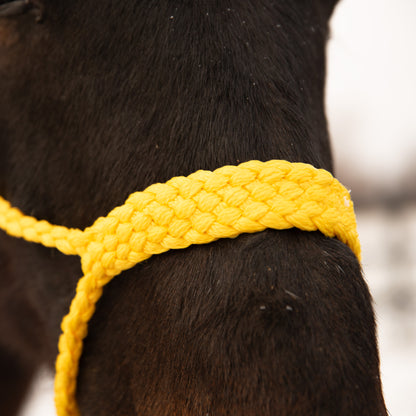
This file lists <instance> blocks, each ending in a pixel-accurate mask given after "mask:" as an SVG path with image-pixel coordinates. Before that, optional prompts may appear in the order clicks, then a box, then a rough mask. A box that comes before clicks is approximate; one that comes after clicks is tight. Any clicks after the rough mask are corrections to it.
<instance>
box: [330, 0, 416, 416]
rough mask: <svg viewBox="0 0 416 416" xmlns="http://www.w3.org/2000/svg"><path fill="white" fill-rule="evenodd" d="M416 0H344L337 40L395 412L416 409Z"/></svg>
mask: <svg viewBox="0 0 416 416" xmlns="http://www.w3.org/2000/svg"><path fill="white" fill-rule="evenodd" d="M415 41H416V1H414V0H396V1H392V0H342V1H341V2H340V4H339V6H338V8H337V9H336V12H335V14H334V16H333V19H332V39H331V41H330V42H329V49H328V53H329V55H328V57H329V60H328V79H327V114H328V119H329V126H330V131H331V135H332V143H333V150H334V154H335V162H336V168H337V169H336V171H337V176H338V178H339V179H340V180H341V182H343V183H344V184H345V185H347V186H348V187H349V188H350V189H351V190H352V197H353V199H354V200H355V203H356V212H357V220H358V228H359V230H358V231H359V233H360V238H361V243H362V246H363V268H364V271H365V275H366V279H367V281H368V283H369V285H370V289H371V291H372V294H373V297H374V301H375V308H376V315H377V321H378V332H379V345H380V355H381V373H382V380H383V384H384V395H385V400H386V404H387V408H388V410H389V412H390V414H391V415H393V416H414V415H416V395H415V394H414V391H415V388H416V47H415Z"/></svg>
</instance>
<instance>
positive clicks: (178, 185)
mask: <svg viewBox="0 0 416 416" xmlns="http://www.w3.org/2000/svg"><path fill="white" fill-rule="evenodd" d="M292 227H296V228H299V229H301V230H305V231H315V230H320V231H321V232H322V233H323V234H325V235H326V236H328V237H336V238H338V239H339V240H341V241H342V242H344V243H346V244H348V246H349V247H350V248H351V249H352V251H353V252H354V253H355V254H356V256H357V257H358V259H359V260H361V252H360V244H359V240H358V234H357V231H356V222H355V215H354V210H353V204H352V202H351V199H350V195H349V192H348V191H347V190H346V189H345V188H344V187H343V186H342V185H341V184H340V183H339V182H338V181H337V180H336V179H334V178H333V176H332V175H331V174H330V173H329V172H327V171H325V170H322V169H315V168H314V167H312V166H310V165H307V164H303V163H289V162H286V161H279V160H271V161H268V162H259V161H250V162H246V163H242V164H241V165H239V166H224V167H222V168H219V169H217V170H215V171H214V172H210V171H198V172H195V173H193V174H191V175H190V176H188V177H175V178H172V179H170V180H169V181H168V182H166V183H165V184H155V185H151V186H149V187H148V188H147V189H146V190H145V191H143V192H136V193H133V194H131V195H130V196H129V198H128V199H127V201H126V203H125V204H124V205H122V206H120V207H117V208H115V209H114V210H112V211H111V212H110V213H109V214H108V215H107V217H101V218H98V219H97V220H96V221H95V223H94V224H93V225H92V226H91V227H88V228H86V229H85V230H84V231H81V230H79V229H68V228H66V227H61V226H56V225H52V224H50V223H48V222H47V221H38V220H36V219H35V218H33V217H29V216H25V215H23V214H22V213H21V212H20V211H19V210H17V209H16V208H12V207H11V206H10V204H9V203H8V202H7V201H5V200H4V199H3V198H1V197H0V229H3V230H4V231H6V232H7V233H8V234H10V235H12V236H15V237H21V238H24V239H25V240H27V241H32V242H35V243H41V244H43V245H45V246H47V247H56V248H57V249H58V250H60V251H61V252H62V253H64V254H73V255H75V254H76V255H79V256H80V257H81V265H82V271H83V273H84V276H83V277H82V278H81V279H80V281H79V283H78V286H77V289H76V295H75V297H74V299H73V301H72V304H71V307H70V310H69V313H68V315H67V316H65V318H64V319H63V321H62V331H63V333H62V335H61V337H60V339H59V345H58V346H59V355H58V358H57V361H56V377H55V403H56V408H57V412H58V415H59V416H76V415H79V411H78V408H77V405H76V401H75V391H76V378H77V374H78V362H79V358H80V356H81V352H82V342H83V339H84V338H85V337H86V335H87V325H88V321H89V320H90V318H91V317H92V315H93V313H94V310H95V304H96V302H97V301H98V299H99V298H100V296H101V294H102V291H103V286H104V285H105V284H107V283H108V282H109V281H110V280H111V279H112V278H113V277H114V276H116V275H118V274H120V273H121V272H122V271H123V270H126V269H129V268H131V267H133V266H134V265H136V264H137V263H139V262H141V261H143V260H145V259H147V258H149V257H150V256H152V255H153V254H159V253H163V252H165V251H167V250H170V249H179V248H185V247H188V246H189V245H191V244H205V243H210V242H212V241H214V240H217V239H219V238H234V237H236V236H238V235H239V234H241V233H253V232H257V231H262V230H264V229H266V228H274V229H279V230H280V229H288V228H292Z"/></svg>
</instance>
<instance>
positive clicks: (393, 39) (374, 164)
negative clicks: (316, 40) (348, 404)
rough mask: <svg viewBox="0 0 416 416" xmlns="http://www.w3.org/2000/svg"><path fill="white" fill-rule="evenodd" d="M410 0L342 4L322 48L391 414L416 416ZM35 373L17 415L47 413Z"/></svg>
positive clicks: (45, 382)
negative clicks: (358, 233) (32, 385)
mask: <svg viewBox="0 0 416 416" xmlns="http://www.w3.org/2000/svg"><path fill="white" fill-rule="evenodd" d="M415 42H416V1H415V0H395V1H392V0H342V1H341V3H340V4H339V6H338V7H337V9H336V11H335V14H334V16H333V19H332V37H331V40H330V42H329V46H328V81H327V113H328V119H329V126H330V131H331V135H332V142H333V150H334V154H335V162H336V167H337V169H336V170H337V176H338V178H339V179H340V180H341V181H342V182H343V183H344V184H345V185H346V186H348V187H349V188H350V189H351V190H352V197H353V199H354V200H355V204H356V210H357V218H358V227H359V232H360V236H361V242H362V246H363V259H364V260H363V267H364V270H365V274H366V279H367V281H368V283H369V285H370V288H371V291H372V294H373V297H374V301H375V308H376V314H377V321H378V332H379V344H380V354H381V372H382V379H383V383H384V394H385V399H386V403H387V407H388V409H389V411H390V414H391V415H392V416H414V415H416V394H415V393H414V390H415V388H416V46H415ZM53 415H55V413H54V408H53V396H52V379H51V377H50V376H48V375H45V374H41V375H40V376H39V378H38V379H37V381H36V382H35V384H34V388H33V392H32V394H31V397H30V399H29V401H28V403H27V405H26V407H25V409H24V410H23V411H22V413H21V416H53Z"/></svg>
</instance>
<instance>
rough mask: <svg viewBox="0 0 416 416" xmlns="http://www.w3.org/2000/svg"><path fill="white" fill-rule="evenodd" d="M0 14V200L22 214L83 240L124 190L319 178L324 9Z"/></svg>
mask: <svg viewBox="0 0 416 416" xmlns="http://www.w3.org/2000/svg"><path fill="white" fill-rule="evenodd" d="M1 3H2V6H1V8H2V9H3V15H4V14H7V15H8V17H1V14H2V12H1V10H2V9H0V146H1V155H0V157H1V160H0V165H1V168H0V169H1V174H0V178H4V177H5V175H6V174H7V177H8V178H9V179H8V181H10V183H8V184H5V183H4V179H0V180H1V181H2V183H0V192H1V193H2V194H3V195H6V196H7V197H9V198H11V199H12V200H13V201H14V202H15V203H16V204H17V205H18V206H20V207H21V208H22V209H26V208H27V209H28V210H29V211H32V210H34V213H36V214H37V215H38V216H39V217H47V218H49V219H50V220H52V221H56V222H63V223H66V225H72V226H86V225H88V223H89V222H90V221H91V220H93V218H94V217H96V216H97V215H98V214H105V213H106V212H107V211H108V209H109V208H111V207H112V206H114V205H115V204H118V203H120V202H122V201H123V200H124V198H125V196H126V195H127V194H128V193H130V192H131V191H132V190H135V189H142V188H143V187H144V186H145V185H148V184H150V183H151V182H153V181H164V180H166V179H168V178H169V177H171V176H174V175H178V174H187V173H190V172H191V171H194V170H197V169H200V168H208V169H213V168H216V167H218V166H220V165H223V164H227V163H238V161H244V160H248V159H256V158H258V159H262V160H265V159H271V158H282V159H289V160H297V161H299V160H302V161H305V162H310V163H312V164H314V165H315V166H317V167H325V168H331V160H330V153H329V146H328V142H327V131H326V123H325V118H324V112H323V87H324V75H325V70H324V67H325V65H324V60H325V56H324V46H325V41H326V38H327V36H328V28H327V23H328V18H329V16H330V13H331V11H332V8H333V6H334V3H335V1H329V0H326V1H324V0H320V1H318V0H316V1H294V2H289V3H288V2H283V1H247V2H246V1H244V2H243V1H225V2H205V1H159V2H157V3H152V2H148V1H131V0H121V1H115V0H105V1H100V2H95V1H80V0H73V1H70V2H64V1H59V0H36V1H35V0H22V1H19V0H18V1H14V2H8V1H4V0H3V1H2V2H1ZM7 10H8V12H7V13H6V12H5V11H7ZM39 17H41V22H40V23H39V22H37V20H39V19H38V18H39ZM259 27H260V28H261V30H259ZM86 143H87V144H88V146H84V145H85V144H86ZM91 160H94V163H93V164H92V163H91ZM19 165H20V166H25V169H24V170H25V172H24V174H23V173H22V172H19ZM56 166H59V169H56V168H55V167H56ZM74 178H78V180H76V183H77V186H76V187H74V186H72V183H73V182H74ZM52 194H54V195H57V197H56V198H53V199H54V200H53V201H52V199H51V195H52ZM108 194H111V195H112V198H110V199H109V198H108V197H107V195H108ZM85 201H92V203H91V205H93V206H97V207H100V209H99V210H98V212H97V210H94V211H93V212H90V213H88V214H87V213H86V212H85V211H86V210H85V209H84V206H85ZM75 202H77V204H74V205H77V208H75V207H73V208H72V209H71V212H70V213H68V212H67V211H68V208H67V207H68V205H73V203H75ZM41 207H42V208H41ZM58 212H60V213H62V214H58ZM69 216H70V217H71V224H69V223H68V222H69V221H68V220H67V218H68V217H69Z"/></svg>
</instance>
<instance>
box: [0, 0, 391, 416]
mask: <svg viewBox="0 0 416 416" xmlns="http://www.w3.org/2000/svg"><path fill="white" fill-rule="evenodd" d="M0 3H7V2H6V1H1V2H0ZM334 3H335V1H331V0H310V1H309V0H304V1H302V0H297V1H284V0H279V1H266V0H262V1H261V0H258V1H254V0H250V1H246V0H244V1H243V0H224V1H197V0H195V1H191V0H187V1H185V0H175V1H168V0H160V1H150V0H146V1H138V0H118V1H115V0H101V1H93V0H82V1H81V0H71V1H63V0H44V1H43V2H42V1H36V3H35V4H36V7H38V8H39V7H42V16H43V21H42V23H41V24H38V23H36V22H35V17H34V15H33V14H31V13H24V14H20V15H14V16H9V17H3V18H2V17H0V194H1V195H2V196H4V197H5V198H7V199H9V200H10V201H11V202H12V203H13V204H14V205H16V206H18V207H19V208H20V209H22V210H23V211H24V212H26V213H28V214H31V215H35V216H36V217H38V218H44V219H47V220H49V221H51V222H53V223H57V224H63V225H66V226H71V227H85V226H87V225H90V224H91V223H92V222H93V221H94V219H95V218H97V217H98V216H100V215H105V214H106V213H107V212H108V211H109V210H110V209H111V208H113V207H115V206H116V205H119V204H121V203H122V202H124V200H125V198H126V197H127V196H128V194H129V193H131V192H133V191H135V190H141V189H144V188H145V187H146V186H147V185H149V184H151V183H153V182H161V181H165V180H167V179H168V178H170V177H172V176H177V175H186V174H189V173H191V172H192V171H195V170H198V169H215V168H217V167H219V166H222V165H225V164H237V163H239V162H243V161H245V160H249V159H260V160H269V159H274V158H275V159H287V160H290V161H303V162H308V163H311V164H313V165H314V166H316V167H323V168H326V169H329V170H332V162H331V156H330V147H329V143H328V134H327V128H326V121H325V116H324V109H323V90H324V79H325V76H324V75H325V53H324V48H325V41H326V38H327V35H328V25H327V23H328V19H329V17H330V14H331V12H332V9H333V7H334ZM80 275H81V270H80V266H79V259H78V258H75V257H65V256H63V255H61V254H60V253H58V252H57V251H56V250H54V249H47V248H44V247H41V246H38V245H34V244H30V243H27V242H24V241H20V240H17V239H12V238H10V237H8V236H6V235H5V234H4V233H0V334H1V335H0V337H1V338H0V395H1V397H0V414H1V415H4V416H11V415H15V414H16V409H17V407H18V404H19V401H20V400H21V398H22V396H23V395H24V392H25V391H26V388H27V385H28V383H29V382H30V379H31V376H32V374H33V373H34V371H35V370H36V369H37V368H38V366H39V365H40V364H44V363H46V364H47V365H49V366H53V363H54V360H55V356H56V353H57V348H56V344H57V340H58V336H59V333H60V330H59V324H60V320H61V318H62V316H63V315H64V314H66V312H67V310H68V307H69V303H70V301H71V298H72V297H73V294H74V289H75V285H76V282H77V279H78V278H79V277H80ZM78 383H79V386H78V387H79V388H78V393H77V397H78V402H79V405H80V408H81V413H82V415H83V416H87V415H94V416H97V415H103V416H104V415H106V416H107V415H114V414H116V415H140V416H168V415H181V416H185V415H192V416H206V415H212V416H225V415H240V416H254V415H257V416H259V415H262V416H271V415H276V416H277V415H278V416H297V415H299V416H305V415H319V416H324V415H337V416H343V415H345V416H346V415H348V416H351V415H360V416H375V415H386V410H385V406H384V402H383V397H382V392H381V384H380V379H379V359H378V352H377V345H376V337H375V324H374V317H373V311H372V306H371V298H370V295H369V292H368V289H367V286H366V284H365V282H364V280H363V278H362V276H361V270H360V266H359V264H358V262H357V260H356V258H355V257H354V255H353V254H352V252H351V251H350V250H349V249H348V247H346V246H345V245H343V244H342V243H340V242H339V241H337V240H334V239H328V238H326V237H324V236H323V235H321V234H320V233H306V232H301V231H298V230H289V231H272V230H268V231H265V232H262V233H258V234H255V235H242V236H240V237H238V238H237V239H235V240H223V241H219V242H216V243H213V244H210V245H206V246H194V247H191V248H189V249H186V250H181V251H175V252H173V251H172V252H168V253H166V254H163V255H159V256H155V257H153V258H151V259H150V260H148V261H146V262H145V263H143V264H139V265H137V266H136V267H134V268H133V269H132V270H129V271H127V272H125V273H123V274H122V275H121V276H120V277H118V278H117V279H115V280H114V281H113V282H111V283H110V284H109V285H108V286H107V287H106V288H105V290H104V295H103V297H102V299H101V300H100V301H99V303H98V307H97V311H96V313H95V315H94V317H93V319H92V321H91V323H90V326H89V335H88V337H87V339H86V341H85V350H84V353H83V355H82V358H81V363H80V375H79V378H78Z"/></svg>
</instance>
